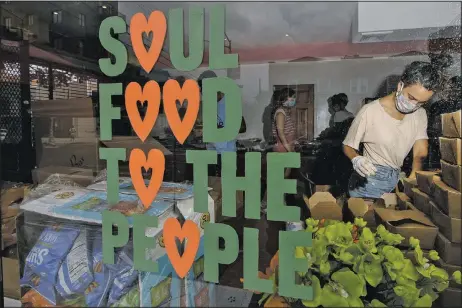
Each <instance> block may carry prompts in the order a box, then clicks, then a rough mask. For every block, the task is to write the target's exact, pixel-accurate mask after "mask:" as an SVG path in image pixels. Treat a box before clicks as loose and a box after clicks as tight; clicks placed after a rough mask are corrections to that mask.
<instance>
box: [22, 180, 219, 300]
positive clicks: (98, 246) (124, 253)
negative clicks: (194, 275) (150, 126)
mask: <svg viewBox="0 0 462 308" xmlns="http://www.w3.org/2000/svg"><path fill="white" fill-rule="evenodd" d="M105 180H106V179H105V177H99V178H98V182H97V183H94V184H92V185H90V186H89V187H87V188H82V187H78V186H77V185H70V184H69V183H66V184H65V185H63V184H62V183H60V185H55V186H54V185H52V184H50V183H47V184H46V185H45V184H43V185H39V187H37V189H36V190H34V191H33V192H32V194H31V196H32V197H31V198H28V199H27V200H26V202H24V203H23V204H22V205H21V209H22V210H24V216H25V217H24V228H23V229H24V232H23V235H22V236H23V237H24V239H25V240H24V245H22V246H23V247H21V248H20V255H21V256H22V258H23V259H24V262H22V263H24V266H23V268H22V270H21V273H22V275H21V287H22V300H21V301H22V302H23V304H24V305H27V306H32V307H53V306H67V307H71V306H72V307H103V306H104V307H158V306H162V307H180V306H181V307H187V306H191V305H190V304H188V303H190V300H189V299H188V295H190V291H188V288H187V286H186V283H185V279H180V278H179V277H178V276H177V275H176V272H175V270H174V269H173V267H172V265H171V264H170V261H169V258H168V256H167V254H166V250H165V246H164V244H163V243H164V241H163V224H164V222H165V221H166V220H167V219H168V218H171V217H173V218H176V219H179V220H180V221H181V220H184V219H191V220H193V221H194V222H196V223H197V224H198V225H200V226H201V230H202V228H204V225H205V222H209V221H211V217H212V219H213V218H214V213H213V202H211V198H209V203H211V204H209V209H211V213H210V214H200V213H194V211H193V205H194V200H193V195H192V186H191V185H185V184H176V183H163V184H162V187H161V189H160V191H159V194H158V197H157V198H156V200H154V201H153V203H152V204H151V205H150V207H148V209H147V210H146V209H145V208H144V206H143V205H142V204H141V202H140V201H139V199H138V197H137V195H136V192H135V191H134V189H133V186H132V185H131V181H130V179H127V178H125V179H121V181H120V185H121V186H120V188H119V191H120V194H119V203H117V204H115V205H112V206H111V205H109V204H108V202H107V193H106V189H105V188H106V182H105ZM174 201H176V202H174ZM174 204H175V205H174ZM105 210H110V211H117V212H120V213H122V214H124V215H125V216H126V217H127V218H128V219H127V221H128V223H129V225H130V228H131V227H132V224H133V220H132V217H131V216H132V215H134V214H144V215H149V216H156V217H157V218H158V221H159V224H158V227H157V228H147V229H146V236H147V237H150V238H153V240H152V241H153V242H155V243H156V245H155V246H154V248H152V249H147V250H146V258H148V259H150V260H153V261H156V262H157V264H158V271H157V272H141V271H137V270H135V268H134V261H133V260H134V259H133V256H134V252H133V249H134V248H133V237H132V232H130V239H129V242H128V243H127V244H126V245H125V246H124V247H122V248H120V249H116V250H115V252H114V253H115V258H114V260H115V263H114V264H105V263H104V262H103V252H102V251H103V248H102V226H101V224H102V212H103V211H105ZM183 213H184V215H186V216H182V215H183ZM202 234H203V233H202ZM201 242H202V241H201ZM201 247H202V248H200V249H199V252H198V253H197V257H196V259H202V260H203V244H201ZM178 249H179V251H180V252H181V249H182V246H179V247H178ZM201 257H202V258H201ZM199 263H200V262H199ZM197 264H198V262H196V264H195V265H194V267H193V268H194V269H196V272H197V268H198V265H197ZM200 271H201V272H203V269H202V270H200ZM201 283H203V281H202V280H201ZM202 289H204V288H202ZM207 290H208V289H207ZM204 304H205V302H204Z"/></svg>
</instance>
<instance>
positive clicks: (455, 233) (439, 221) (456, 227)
mask: <svg viewBox="0 0 462 308" xmlns="http://www.w3.org/2000/svg"><path fill="white" fill-rule="evenodd" d="M430 204H431V206H432V220H433V222H434V223H435V225H437V226H438V228H439V229H440V232H441V233H442V234H443V235H444V236H445V237H446V238H447V239H448V240H449V241H451V242H452V243H457V244H460V243H461V237H462V236H461V231H462V229H461V226H462V225H461V219H457V218H450V217H449V216H448V215H446V214H444V213H443V212H442V211H441V210H440V209H439V208H438V206H437V205H436V204H435V203H434V202H433V201H430Z"/></svg>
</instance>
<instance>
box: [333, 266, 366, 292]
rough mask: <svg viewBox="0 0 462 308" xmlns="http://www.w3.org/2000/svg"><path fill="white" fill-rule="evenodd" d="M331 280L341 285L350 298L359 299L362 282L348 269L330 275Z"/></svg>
mask: <svg viewBox="0 0 462 308" xmlns="http://www.w3.org/2000/svg"><path fill="white" fill-rule="evenodd" d="M331 278H332V280H333V281H335V282H337V283H338V284H339V285H341V286H342V287H343V288H344V289H345V291H347V293H348V294H349V296H351V297H360V296H361V294H362V292H363V285H364V282H363V280H362V279H361V278H360V277H358V275H356V274H355V273H354V272H352V271H351V270H350V269H348V268H342V269H341V270H339V271H337V272H335V273H333V274H332V277H331Z"/></svg>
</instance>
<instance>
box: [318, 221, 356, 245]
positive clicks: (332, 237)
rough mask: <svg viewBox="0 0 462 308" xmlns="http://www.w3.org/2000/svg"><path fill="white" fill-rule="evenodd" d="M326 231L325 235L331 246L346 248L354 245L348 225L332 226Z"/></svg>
mask: <svg viewBox="0 0 462 308" xmlns="http://www.w3.org/2000/svg"><path fill="white" fill-rule="evenodd" d="M325 229H326V231H325V235H326V238H327V240H328V242H329V244H331V245H335V246H338V247H344V248H346V247H348V246H350V245H351V244H353V237H352V236H351V232H350V230H349V228H348V227H347V225H346V224H343V223H337V224H332V225H329V226H327V227H326V228H325Z"/></svg>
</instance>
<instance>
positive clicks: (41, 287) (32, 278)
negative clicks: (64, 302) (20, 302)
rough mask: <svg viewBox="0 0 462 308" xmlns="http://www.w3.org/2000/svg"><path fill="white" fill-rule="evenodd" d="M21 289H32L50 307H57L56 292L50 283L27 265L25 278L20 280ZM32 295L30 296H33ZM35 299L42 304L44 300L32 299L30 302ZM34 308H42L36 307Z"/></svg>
mask: <svg viewBox="0 0 462 308" xmlns="http://www.w3.org/2000/svg"><path fill="white" fill-rule="evenodd" d="M20 285H21V287H23V286H28V287H31V288H32V289H33V290H35V292H36V293H37V294H38V295H40V297H42V298H43V300H44V301H46V302H48V303H49V304H50V305H56V291H55V288H54V286H53V284H51V283H50V282H48V281H47V280H45V279H42V277H40V276H39V275H37V274H36V273H34V272H33V271H32V269H31V268H30V267H28V266H27V265H26V267H25V268H24V276H23V277H22V278H21V280H20ZM33 294H34V293H31V294H30V295H33ZM33 299H35V300H36V301H37V303H38V302H41V301H42V299H41V298H38V297H33V298H30V299H29V300H33ZM34 307H42V306H35V305H34Z"/></svg>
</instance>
